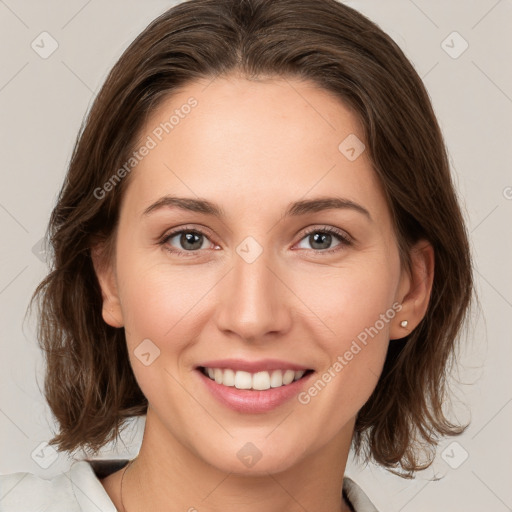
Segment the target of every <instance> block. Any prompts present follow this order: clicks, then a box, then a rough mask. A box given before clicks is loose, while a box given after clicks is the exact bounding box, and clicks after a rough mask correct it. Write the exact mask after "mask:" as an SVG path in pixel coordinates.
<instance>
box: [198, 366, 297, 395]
mask: <svg viewBox="0 0 512 512" xmlns="http://www.w3.org/2000/svg"><path fill="white" fill-rule="evenodd" d="M203 373H204V374H205V375H207V376H208V377H210V379H212V380H214V381H215V382H216V383H217V384H222V385H223V386H230V387H233V386H234V387H235V388H237V389H254V390H258V391H263V390H265V389H270V388H279V387H281V386H286V385H288V384H291V383H292V382H293V381H296V380H299V379H300V378H301V377H302V376H303V375H304V373H306V372H305V370H299V371H293V370H272V371H271V372H257V373H254V374H252V373H249V372H243V371H237V372H235V371H234V370H231V369H229V368H228V369H221V368H205V369H204V370H203Z"/></svg>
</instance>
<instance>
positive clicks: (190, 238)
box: [180, 233, 202, 250]
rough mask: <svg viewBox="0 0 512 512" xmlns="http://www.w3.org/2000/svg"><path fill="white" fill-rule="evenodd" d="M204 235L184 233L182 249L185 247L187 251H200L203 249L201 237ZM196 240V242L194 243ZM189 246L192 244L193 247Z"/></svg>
mask: <svg viewBox="0 0 512 512" xmlns="http://www.w3.org/2000/svg"><path fill="white" fill-rule="evenodd" d="M201 236H202V235H200V234H198V233H184V234H183V235H181V240H180V241H181V243H182V247H184V248H185V249H189V250H194V249H200V248H201V245H202V244H201V239H200V237H201ZM194 239H196V240H195V242H194ZM198 240H199V245H197V244H198ZM187 244H191V245H192V247H187Z"/></svg>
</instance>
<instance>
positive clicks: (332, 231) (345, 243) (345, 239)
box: [158, 226, 353, 257]
mask: <svg viewBox="0 0 512 512" xmlns="http://www.w3.org/2000/svg"><path fill="white" fill-rule="evenodd" d="M182 233H193V234H196V235H203V236H204V237H206V238H208V234H207V233H205V232H204V231H201V230H198V229H195V228H194V229H192V228H186V227H185V228H180V229H178V230H176V231H172V232H170V233H168V234H166V235H164V237H163V238H162V239H161V240H160V241H159V242H158V243H159V245H162V246H164V248H165V250H166V251H167V252H169V253H171V254H176V255H178V256H181V255H182V256H184V257H194V256H195V255H196V253H197V252H199V250H196V251H182V250H179V249H175V248H170V246H169V245H168V243H167V242H168V241H169V240H170V239H171V238H174V237H175V236H176V235H179V234H182ZM313 233H323V234H325V233H327V234H329V235H334V236H335V237H337V238H338V239H339V241H340V242H341V243H340V244H339V245H337V246H336V247H334V248H333V249H323V250H322V249H307V250H310V251H313V252H316V253H319V254H332V253H335V252H338V251H341V250H343V249H344V248H346V247H349V246H351V245H352V244H353V240H352V239H351V238H350V237H349V236H348V235H347V234H346V233H344V232H343V231H340V230H339V229H337V228H333V227H331V226H324V227H322V228H312V229H309V230H308V231H306V232H305V233H304V234H303V236H302V238H301V239H300V241H302V240H303V239H304V238H306V237H308V236H309V235H311V234H313Z"/></svg>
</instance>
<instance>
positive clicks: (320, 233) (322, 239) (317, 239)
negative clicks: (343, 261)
mask: <svg viewBox="0 0 512 512" xmlns="http://www.w3.org/2000/svg"><path fill="white" fill-rule="evenodd" d="M333 239H338V241H339V243H338V244H337V245H335V246H334V248H329V246H330V245H331V243H332V242H333ZM302 240H307V241H308V243H310V244H311V247H312V250H314V251H316V252H324V253H333V252H337V251H341V250H343V248H344V247H347V246H350V245H352V240H351V239H350V237H349V236H348V235H347V234H346V233H344V232H343V231H341V230H339V229H337V228H333V227H330V226H325V227H322V228H312V229H310V230H308V231H307V232H306V233H305V234H304V237H303V238H302Z"/></svg>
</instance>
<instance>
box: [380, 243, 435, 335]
mask: <svg viewBox="0 0 512 512" xmlns="http://www.w3.org/2000/svg"><path fill="white" fill-rule="evenodd" d="M410 258H411V270H410V272H407V269H403V274H402V278H401V283H400V286H399V292H398V293H399V296H398V297H397V300H398V301H399V302H400V303H401V305H402V309H401V310H400V312H399V313H398V314H397V315H396V317H395V323H394V324H393V325H392V326H391V329H390V333H389V334H390V339H392V340H394V339H400V338H404V337H405V336H407V335H408V334H410V333H411V332H412V331H413V330H414V329H415V328H416V327H417V326H418V324H419V323H420V322H421V320H422V319H423V317H424V316H425V314H426V312H427V309H428V305H429V302H430V295H431V292H432V284H433V281H434V261H435V254H434V248H433V247H432V245H431V244H430V243H429V242H428V241H427V240H421V241H419V242H417V243H416V245H414V246H413V247H412V248H411V251H410Z"/></svg>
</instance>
